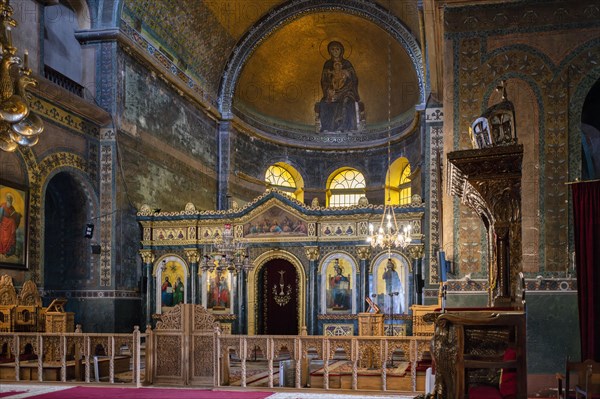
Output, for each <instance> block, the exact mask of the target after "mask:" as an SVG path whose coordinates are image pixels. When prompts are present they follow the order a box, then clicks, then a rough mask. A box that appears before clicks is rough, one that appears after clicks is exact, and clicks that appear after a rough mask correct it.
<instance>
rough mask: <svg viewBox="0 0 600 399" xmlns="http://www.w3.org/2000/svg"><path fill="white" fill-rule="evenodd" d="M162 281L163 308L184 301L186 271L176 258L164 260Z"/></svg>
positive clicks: (161, 298) (161, 297) (161, 274)
mask: <svg viewBox="0 0 600 399" xmlns="http://www.w3.org/2000/svg"><path fill="white" fill-rule="evenodd" d="M160 281H161V284H160V304H161V309H164V308H168V307H172V306H175V305H178V304H180V303H184V298H185V284H184V281H185V272H184V268H183V265H181V264H180V263H179V262H177V261H175V260H170V261H163V264H162V265H161V273H160Z"/></svg>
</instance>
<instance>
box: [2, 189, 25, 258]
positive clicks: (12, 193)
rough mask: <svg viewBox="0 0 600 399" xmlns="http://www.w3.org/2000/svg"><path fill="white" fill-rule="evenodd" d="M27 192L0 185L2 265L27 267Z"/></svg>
mask: <svg viewBox="0 0 600 399" xmlns="http://www.w3.org/2000/svg"><path fill="white" fill-rule="evenodd" d="M26 222H27V191H25V188H24V187H18V186H15V185H14V184H12V183H6V182H4V183H0V264H1V265H2V266H3V267H25V262H26V253H27V248H26V247H27V242H26V239H27V235H26V234H25V232H26Z"/></svg>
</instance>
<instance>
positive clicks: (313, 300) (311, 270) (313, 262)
mask: <svg viewBox="0 0 600 399" xmlns="http://www.w3.org/2000/svg"><path fill="white" fill-rule="evenodd" d="M304 251H305V253H306V257H307V258H308V295H307V303H306V309H307V310H308V311H307V312H306V315H307V318H308V320H307V322H306V324H307V327H308V332H309V333H310V334H311V335H316V334H317V313H318V309H319V304H318V302H317V261H318V260H319V257H320V256H321V254H320V251H319V247H305V248H304Z"/></svg>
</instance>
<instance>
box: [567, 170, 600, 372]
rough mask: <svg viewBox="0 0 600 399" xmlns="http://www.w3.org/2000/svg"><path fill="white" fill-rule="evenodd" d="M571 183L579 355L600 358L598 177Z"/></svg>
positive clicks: (599, 220)
mask: <svg viewBox="0 0 600 399" xmlns="http://www.w3.org/2000/svg"><path fill="white" fill-rule="evenodd" d="M571 187H572V190H573V191H572V192H573V219H574V224H575V260H576V264H577V290H578V292H577V296H578V301H579V328H580V333H579V334H580V337H581V359H582V360H583V359H594V360H595V361H600V181H594V182H582V183H576V184H573V185H572V186H571Z"/></svg>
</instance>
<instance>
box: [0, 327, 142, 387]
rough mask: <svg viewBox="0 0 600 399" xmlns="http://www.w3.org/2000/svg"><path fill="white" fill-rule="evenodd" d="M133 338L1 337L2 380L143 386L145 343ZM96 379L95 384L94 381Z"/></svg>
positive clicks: (136, 336) (135, 334)
mask: <svg viewBox="0 0 600 399" xmlns="http://www.w3.org/2000/svg"><path fill="white" fill-rule="evenodd" d="M145 336H146V335H145V334H142V333H140V331H139V328H138V327H137V326H136V327H135V329H134V331H133V333H131V334H99V333H90V334H87V333H86V334H84V333H81V332H73V333H0V380H3V381H30V382H36V381H37V382H49V381H51V382H73V381H78V382H94V383H97V382H108V383H110V384H113V383H115V382H117V381H116V379H115V375H116V374H117V373H125V374H126V375H127V376H129V375H131V377H130V379H129V380H124V379H123V378H121V379H120V382H125V383H131V384H134V385H136V386H141V385H142V349H143V347H142V343H143V342H144V341H145ZM92 376H93V380H92Z"/></svg>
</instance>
